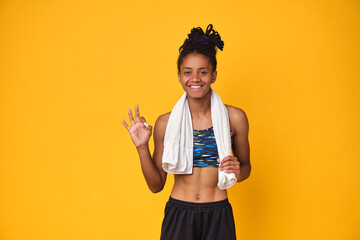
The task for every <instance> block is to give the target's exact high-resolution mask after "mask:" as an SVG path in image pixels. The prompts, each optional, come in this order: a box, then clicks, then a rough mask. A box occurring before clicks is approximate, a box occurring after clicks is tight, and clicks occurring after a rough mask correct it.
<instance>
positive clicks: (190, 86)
mask: <svg viewBox="0 0 360 240" xmlns="http://www.w3.org/2000/svg"><path fill="white" fill-rule="evenodd" d="M203 86H204V85H187V87H189V88H191V89H200V88H202V87H203ZM192 87H197V88H192Z"/></svg>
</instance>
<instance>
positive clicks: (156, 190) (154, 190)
mask: <svg viewBox="0 0 360 240" xmlns="http://www.w3.org/2000/svg"><path fill="white" fill-rule="evenodd" d="M163 189H164V188H163V187H160V188H150V191H151V192H152V193H159V192H161V191H162V190H163Z"/></svg>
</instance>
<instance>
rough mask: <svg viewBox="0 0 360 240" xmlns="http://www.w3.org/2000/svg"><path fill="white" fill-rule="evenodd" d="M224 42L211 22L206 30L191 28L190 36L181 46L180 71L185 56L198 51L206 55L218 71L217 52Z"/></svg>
mask: <svg viewBox="0 0 360 240" xmlns="http://www.w3.org/2000/svg"><path fill="white" fill-rule="evenodd" d="M223 47H224V42H223V41H222V40H221V37H220V35H219V33H218V32H217V31H215V30H214V29H213V25H212V24H209V25H208V26H207V28H206V32H205V33H204V31H203V30H202V29H201V28H200V27H197V28H193V29H191V32H190V34H188V38H186V39H185V41H184V43H183V45H182V46H181V47H180V48H179V53H180V54H179V57H178V60H177V68H178V72H180V65H181V64H182V61H183V58H184V57H186V56H187V55H188V54H190V53H198V54H202V55H204V56H206V57H207V58H208V59H209V61H210V63H211V65H212V67H213V71H216V65H217V61H216V53H217V49H216V48H218V49H220V50H221V51H222V50H223Z"/></svg>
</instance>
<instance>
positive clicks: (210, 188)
mask: <svg viewBox="0 0 360 240" xmlns="http://www.w3.org/2000/svg"><path fill="white" fill-rule="evenodd" d="M174 179H175V181H174V187H173V189H172V191H171V197H172V198H175V199H178V200H182V201H187V202H199V203H200V202H215V201H221V200H224V199H226V198H227V191H226V190H221V189H220V188H219V187H218V185H217V184H218V168H217V167H194V168H193V173H192V174H174Z"/></svg>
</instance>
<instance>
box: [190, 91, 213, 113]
mask: <svg viewBox="0 0 360 240" xmlns="http://www.w3.org/2000/svg"><path fill="white" fill-rule="evenodd" d="M188 103H189V108H190V111H191V116H192V118H201V117H204V116H206V115H209V114H211V100H210V91H209V92H208V94H206V95H205V96H204V97H203V98H201V99H194V98H188Z"/></svg>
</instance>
